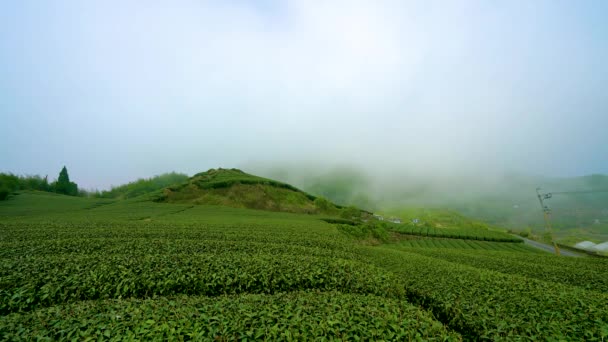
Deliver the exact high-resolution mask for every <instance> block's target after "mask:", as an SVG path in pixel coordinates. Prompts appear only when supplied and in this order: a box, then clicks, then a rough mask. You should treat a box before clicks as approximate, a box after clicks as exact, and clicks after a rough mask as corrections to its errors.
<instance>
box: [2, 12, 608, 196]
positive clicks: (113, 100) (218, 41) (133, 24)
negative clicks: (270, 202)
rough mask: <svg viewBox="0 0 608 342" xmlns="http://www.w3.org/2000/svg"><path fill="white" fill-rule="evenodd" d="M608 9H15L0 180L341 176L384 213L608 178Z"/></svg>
mask: <svg viewBox="0 0 608 342" xmlns="http://www.w3.org/2000/svg"><path fill="white" fill-rule="evenodd" d="M606 13H608V3H606V2H605V1H584V2H583V1H578V2H572V1H534V2H530V1H503V2H491V3H490V2H484V1H453V2H452V1H407V2H406V1H334V2H330V3H327V2H324V1H308V0H306V1H304V0H296V1H286V2H283V1H271V0H268V1H239V0H233V1H171V2H169V1H153V2H143V1H129V2H125V1H114V0H110V1H96V2H93V1H87V2H81V1H67V0H63V1H53V2H44V3H40V2H38V1H19V2H12V3H11V2H6V3H3V4H2V5H0V120H1V122H2V123H3V124H2V127H3V135H2V137H3V143H2V144H0V171H4V172H15V173H20V174H41V175H46V174H48V175H49V177H53V176H56V174H57V173H58V172H59V170H60V169H61V167H62V166H63V165H66V166H67V167H68V169H69V171H70V175H71V177H72V179H74V180H75V181H76V182H78V184H79V185H80V186H82V187H85V188H99V189H104V188H108V187H110V186H111V185H118V184H122V183H125V182H127V181H131V180H134V179H136V178H139V177H149V176H152V175H155V174H159V173H162V172H167V171H178V172H186V173H188V174H191V175H192V174H194V173H197V172H200V171H203V170H206V169H209V168H212V167H239V168H243V169H246V170H248V171H252V172H253V171H256V172H260V173H262V174H264V175H268V176H271V175H279V176H281V174H280V173H281V172H282V176H281V177H280V178H283V179H284V180H290V181H293V182H294V183H296V184H299V185H300V186H304V187H311V186H313V185H314V184H313V183H314V181H313V180H310V176H311V175H320V176H322V175H324V174H327V173H331V172H333V171H332V170H335V169H336V168H347V169H349V170H354V171H353V172H354V173H355V174H356V175H357V179H358V180H357V182H359V183H358V184H360V189H365V191H369V192H372V193H373V195H372V196H373V197H383V198H392V197H391V196H392V195H391V196H388V195H387V190H386V189H390V188H391V186H390V185H391V184H395V183H396V182H397V183H398V184H399V187H397V189H398V190H395V193H397V194H396V195H394V196H400V195H398V194H402V193H403V192H404V191H405V192H416V191H418V192H421V191H426V190H425V189H427V188H429V187H432V188H433V191H432V192H433V193H435V192H438V191H440V190H444V191H443V194H444V196H449V195H448V194H461V195H462V194H463V193H476V192H478V191H482V190H483V191H485V189H488V188H492V187H499V186H500V185H501V184H503V185H504V182H503V181H502V180H503V179H504V178H505V177H506V176H508V175H514V174H515V175H520V174H524V175H538V176H541V175H542V176H551V177H569V176H580V175H587V174H592V173H608V158H606V155H607V152H608V148H607V147H606V146H608V134H606V127H608V96H606V94H605V89H606V84H607V81H608V68H607V66H606V61H607V60H608V41H607V40H606V37H607V36H608V24H607V23H606V20H605V18H606ZM393 189H394V188H393ZM404 189H405V190H404ZM462 189H466V191H465V190H462ZM478 189H479V190H478ZM496 189H498V188H495V189H494V191H496ZM357 195H358V194H357V193H354V194H353V196H355V197H356V196H357Z"/></svg>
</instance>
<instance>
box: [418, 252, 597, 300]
mask: <svg viewBox="0 0 608 342" xmlns="http://www.w3.org/2000/svg"><path fill="white" fill-rule="evenodd" d="M409 251H411V252H415V253H417V254H421V255H426V256H430V257H433V258H438V259H442V260H446V261H450V262H453V263H457V264H463V265H469V266H473V267H476V268H481V269H487V270H493V271H497V272H501V273H505V274H517V275H521V276H525V277H529V278H535V279H539V280H543V281H550V282H554V283H562V284H568V285H573V286H577V287H580V288H583V289H587V290H593V291H598V292H601V293H608V276H606V270H608V260H605V259H596V258H585V259H583V258H567V257H557V256H554V255H548V254H547V255H545V254H540V255H537V254H535V255H522V254H519V253H508V252H507V253H505V252H491V251H475V252H469V251H467V252H463V251H455V250H429V249H410V250H409ZM607 305H608V303H607Z"/></svg>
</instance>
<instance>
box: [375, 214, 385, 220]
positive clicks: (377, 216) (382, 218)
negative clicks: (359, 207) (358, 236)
mask: <svg viewBox="0 0 608 342" xmlns="http://www.w3.org/2000/svg"><path fill="white" fill-rule="evenodd" d="M374 217H375V218H376V219H377V220H379V221H384V217H382V216H381V215H378V214H374Z"/></svg>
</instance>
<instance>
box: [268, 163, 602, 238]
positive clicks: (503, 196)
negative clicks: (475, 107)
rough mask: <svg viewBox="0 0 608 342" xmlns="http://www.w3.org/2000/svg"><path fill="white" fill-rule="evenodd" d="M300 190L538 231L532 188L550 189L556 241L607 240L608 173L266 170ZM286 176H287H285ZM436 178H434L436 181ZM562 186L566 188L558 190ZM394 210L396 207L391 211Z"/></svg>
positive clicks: (539, 219)
mask: <svg viewBox="0 0 608 342" xmlns="http://www.w3.org/2000/svg"><path fill="white" fill-rule="evenodd" d="M266 173H267V174H276V175H277V177H279V179H282V180H288V179H289V180H291V181H292V182H293V184H296V185H297V186H300V187H301V188H302V189H304V190H305V191H310V192H311V193H315V194H321V195H323V196H325V197H326V198H328V199H329V200H331V201H335V202H336V203H344V204H350V205H356V206H359V207H362V208H370V209H377V210H378V209H385V208H395V207H424V208H448V209H451V210H454V211H457V212H458V213H460V214H463V215H465V216H466V217H470V218H474V219H477V220H478V221H483V222H485V223H487V224H489V225H492V226H496V227H502V228H506V229H510V230H513V231H517V232H522V231H525V232H526V233H527V234H531V235H536V236H542V235H543V234H544V229H545V228H544V221H543V214H542V210H541V208H540V206H539V203H538V199H537V197H536V191H535V190H536V188H537V187H541V188H542V191H544V192H551V193H554V194H555V195H554V196H553V197H552V198H551V199H549V200H547V201H546V204H547V205H548V206H549V207H550V208H551V209H552V223H553V229H554V231H555V235H556V237H557V238H558V241H561V242H563V243H567V244H574V243H576V242H580V241H582V240H590V241H594V242H603V241H608V175H600V174H594V175H588V176H584V177H571V178H550V177H540V176H528V175H520V174H507V175H503V176H500V177H496V178H495V179H490V180H485V181H478V180H477V179H474V178H472V179H469V180H461V179H458V178H454V179H452V180H451V181H447V180H443V182H442V183H441V182H439V181H436V180H434V179H432V176H430V177H429V178H428V179H423V178H422V179H413V180H410V179H408V178H407V177H395V178H392V179H391V178H390V177H389V178H387V179H374V178H373V177H371V176H369V175H367V174H365V173H364V172H362V171H360V170H358V169H353V168H347V167H342V168H337V169H335V170H333V171H331V172H325V173H320V172H312V171H311V172H298V170H297V169H296V170H291V171H287V170H284V169H276V170H269V171H267V172H266ZM290 177H291V178H290ZM438 182H439V183H441V184H437V183H438ZM564 192H566V193H564ZM393 214H395V215H396V216H399V215H401V214H400V213H393Z"/></svg>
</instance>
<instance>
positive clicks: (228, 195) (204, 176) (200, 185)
mask: <svg viewBox="0 0 608 342" xmlns="http://www.w3.org/2000/svg"><path fill="white" fill-rule="evenodd" d="M155 201H156V202H163V203H188V204H207V205H221V206H228V207H234V208H249V209H258V210H270V211H285V212H292V213H307V214H315V213H326V214H339V213H340V212H341V211H344V208H343V207H341V206H338V205H335V204H333V203H331V202H329V201H327V200H325V199H324V198H321V197H316V196H313V195H311V194H308V193H306V192H304V191H302V190H300V189H298V188H296V187H294V186H292V185H290V184H287V183H283V182H279V181H276V180H273V179H269V178H263V177H259V176H255V175H251V174H248V173H245V172H243V171H241V170H239V169H222V168H219V169H210V170H208V171H206V172H201V173H197V174H196V175H194V176H192V177H190V178H189V179H188V180H187V181H186V182H183V183H180V184H178V185H173V186H170V187H167V188H165V189H164V190H163V191H162V193H161V194H160V195H159V196H158V197H157V198H155Z"/></svg>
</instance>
